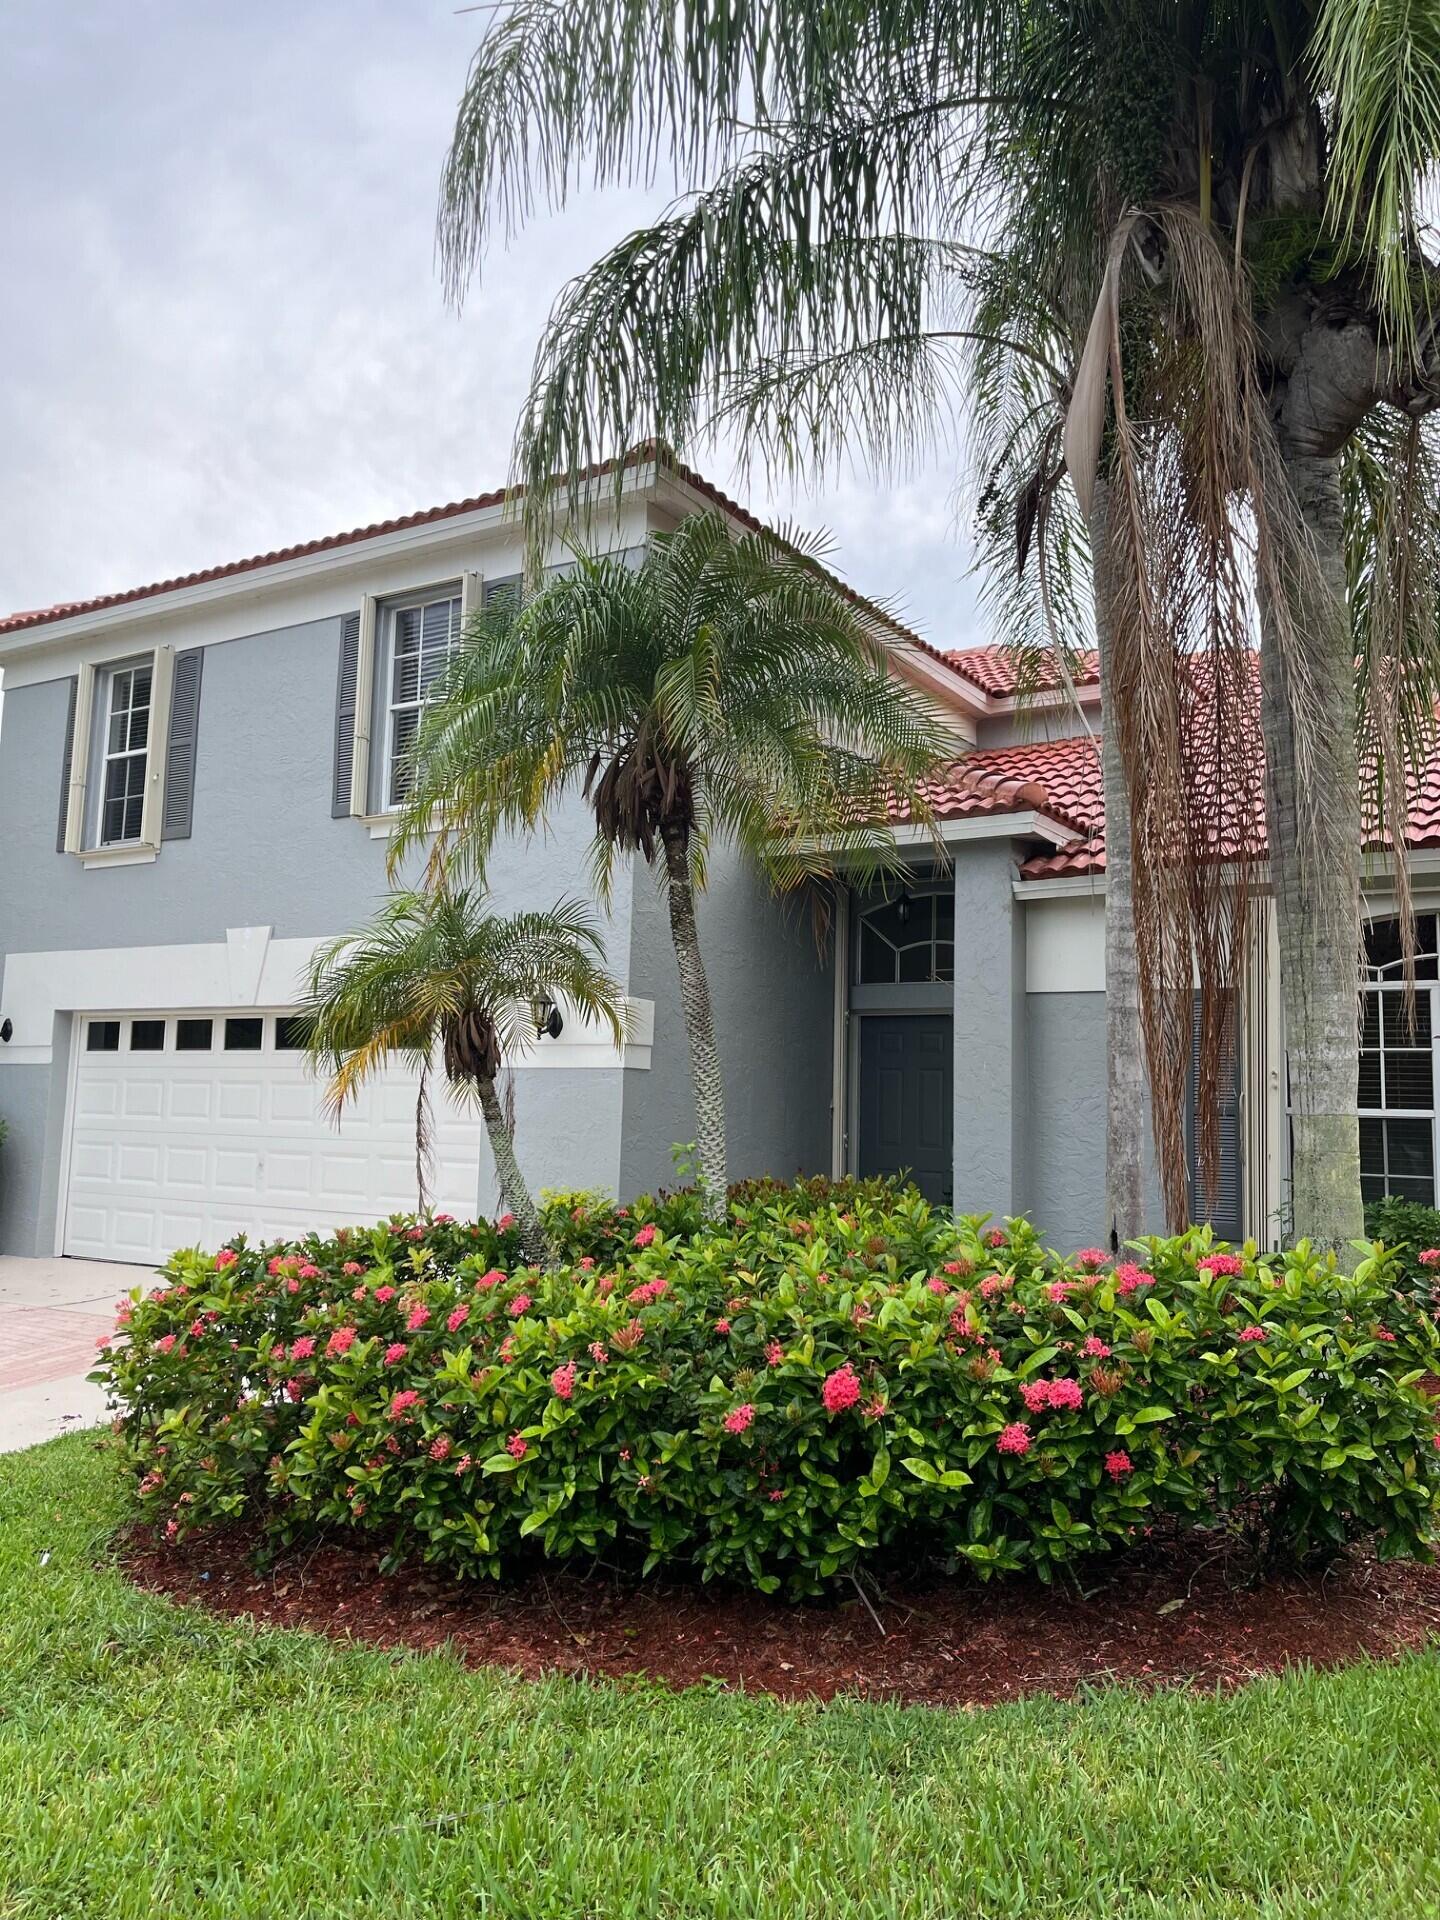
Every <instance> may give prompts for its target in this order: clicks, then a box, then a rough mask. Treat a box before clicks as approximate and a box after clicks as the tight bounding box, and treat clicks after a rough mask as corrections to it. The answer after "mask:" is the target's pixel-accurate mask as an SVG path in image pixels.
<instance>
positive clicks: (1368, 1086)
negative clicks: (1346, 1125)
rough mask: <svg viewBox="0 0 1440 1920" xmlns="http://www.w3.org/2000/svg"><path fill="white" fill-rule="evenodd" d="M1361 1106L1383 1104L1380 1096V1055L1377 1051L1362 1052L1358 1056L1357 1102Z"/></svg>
mask: <svg viewBox="0 0 1440 1920" xmlns="http://www.w3.org/2000/svg"><path fill="white" fill-rule="evenodd" d="M1357 1105H1359V1106H1360V1107H1361V1108H1365V1107H1379V1106H1383V1105H1384V1102H1383V1101H1382V1100H1381V1098H1380V1056H1379V1054H1378V1053H1362V1054H1361V1056H1360V1097H1359V1100H1358V1102H1357Z"/></svg>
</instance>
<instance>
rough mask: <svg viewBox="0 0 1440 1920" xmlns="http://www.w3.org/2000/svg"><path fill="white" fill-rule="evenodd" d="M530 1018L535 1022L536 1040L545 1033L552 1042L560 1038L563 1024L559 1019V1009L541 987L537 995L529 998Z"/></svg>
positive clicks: (541, 1037)
mask: <svg viewBox="0 0 1440 1920" xmlns="http://www.w3.org/2000/svg"><path fill="white" fill-rule="evenodd" d="M530 1018H531V1019H532V1020H533V1021H534V1022H535V1038H536V1039H537V1040H540V1039H543V1038H544V1036H545V1035H546V1034H547V1033H548V1034H549V1036H550V1038H551V1039H552V1040H558V1039H559V1038H560V1035H561V1033H562V1031H563V1030H564V1026H565V1022H564V1021H563V1020H562V1019H561V1018H560V1009H559V1008H558V1007H557V1006H556V1004H555V1002H554V1001H553V1000H552V999H551V997H550V995H549V994H548V993H546V992H545V990H544V988H543V987H542V988H541V990H540V992H539V993H534V994H532V995H531V996H530Z"/></svg>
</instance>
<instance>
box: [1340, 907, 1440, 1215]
mask: <svg viewBox="0 0 1440 1920" xmlns="http://www.w3.org/2000/svg"><path fill="white" fill-rule="evenodd" d="M1435 940H1436V922H1435V915H1434V914H1421V915H1419V916H1418V917H1417V919H1416V922H1415V947H1416V956H1415V974H1416V979H1417V981H1418V982H1419V983H1420V984H1419V985H1418V986H1417V989H1416V992H1415V994H1414V998H1413V1001H1412V1002H1411V1003H1410V1004H1408V1005H1407V1000H1409V998H1410V996H1408V995H1407V993H1406V990H1405V962H1404V956H1403V954H1402V952H1401V944H1400V923H1399V921H1398V920H1372V921H1370V922H1369V923H1368V924H1367V926H1366V928H1365V961H1366V966H1367V968H1368V971H1369V981H1370V984H1369V985H1367V987H1366V989H1365V991H1364V993H1363V995H1362V996H1361V1006H1360V1058H1359V1072H1358V1074H1357V1095H1356V1105H1357V1106H1358V1107H1359V1109H1360V1192H1361V1195H1362V1197H1363V1198H1364V1199H1365V1200H1366V1201H1367V1202H1368V1201H1371V1200H1381V1199H1383V1198H1384V1197H1385V1195H1386V1194H1397V1195H1399V1196H1400V1197H1401V1198H1402V1199H1405V1200H1418V1201H1421V1202H1422V1203H1423V1204H1424V1205H1425V1206H1433V1205H1434V1202H1435V1034H1434V1026H1435V1005H1434V1002H1435V987H1434V985H1433V984H1429V983H1433V982H1434V980H1435V978H1436V971H1437V963H1436V958H1435Z"/></svg>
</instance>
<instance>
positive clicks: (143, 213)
mask: <svg viewBox="0 0 1440 1920" xmlns="http://www.w3.org/2000/svg"><path fill="white" fill-rule="evenodd" d="M479 31H480V21H479V17H478V16H476V15H474V14H468V15H457V13H456V12H455V10H454V6H453V0H444V4H440V3H439V0H411V4H407V5H406V6H403V7H398V6H395V5H393V4H391V5H386V4H383V0H303V3H298V0H297V3H296V4H282V3H281V0H252V4H250V5H248V6H244V7H235V6H234V5H233V4H229V0H127V4H126V5H125V6H123V7H116V6H114V5H113V3H112V0H67V4H66V5H65V6H64V7H57V6H56V5H54V3H53V0H8V4H7V7H6V25H5V37H6V59H5V62H4V64H3V66H0V148H3V177H4V178H5V179H6V181H7V182H8V183H9V189H10V190H9V192H8V194H7V195H6V196H5V198H4V201H3V204H0V259H3V260H4V262H5V287H6V291H5V300H4V308H3V318H0V330H3V337H0V448H3V450H4V452H3V465H0V489H3V502H0V504H3V513H4V527H5V536H6V537H5V538H4V540H3V541H0V608H3V609H6V610H8V609H12V608H19V607H27V606H38V605H44V604H46V603H48V602H50V601H52V600H56V599H63V598H71V597H76V596H79V595H83V594H87V593H91V592H102V591H106V590H110V589H116V588H123V587H126V586H133V585H136V584H139V583H140V582H143V581H147V580H151V579H155V578H160V577H165V576H168V575H171V574H176V573H182V572H186V571H188V570H190V569H192V568H195V567H201V566H205V565H208V564H211V563H214V562H218V561H224V560H229V559H234V558H237V557H239V556H240V555H243V554H247V553H251V552H257V551H264V550H265V549H267V548H270V547H273V546H277V545H282V544H285V543H288V542H290V541H295V540H303V539H308V538H311V537H313V536H315V535H318V534H323V533H328V532H332V531H337V530H339V529H341V528H344V527H349V526H353V525H357V524H361V523H363V522H366V521H369V520H372V519H376V518H381V517H384V516H385V515H388V514H393V513H403V512H408V511H411V510H413V509H415V508H417V507H424V506H429V505H433V504H436V503H437V502H440V501H443V500H447V499H452V498H457V497H462V496H464V495H466V494H470V493H474V492H476V491H479V490H481V489H484V488H486V487H490V486H493V485H496V484H498V483H499V482H500V481H502V480H503V479H504V478H505V474H506V469H507V466H508V456H509V447H510V435H511V431H512V428H513V426H514V421H515V415H516V412H517V409H518V406H519V403H520V399H521V396H522V394H523V392H524V389H525V385H526V381H527V378H528V375H529V369H530V360H531V355H532V352H533V349H534V343H535V339H536V336H537V333H538V331H539V328H540V326H541V323H542V322H543V319H544V317H545V313H546V311H547V309H548V307H549V304H550V301H551V300H552V299H553V297H554V295H555V293H556V292H557V291H558V290H559V287H560V286H561V284H562V283H563V281H564V279H565V278H566V277H567V276H568V275H569V274H570V273H572V272H574V271H576V270H578V269H579V268H580V267H582V266H583V265H584V264H585V263H586V262H587V261H588V260H589V259H590V258H591V257H593V255H594V253H595V252H596V251H597V249H598V248H599V247H600V246H602V245H603V244H605V243H606V241H607V240H609V239H611V238H612V237H615V236H618V234H620V233H621V232H623V231H625V230H626V229H627V228H628V227H629V226H630V225H632V224H634V223H635V221H636V220H637V219H638V218H640V217H642V216H643V213H644V212H645V210H646V209H647V208H653V207H655V206H657V205H658V204H659V201H660V198H661V196H660V195H659V194H651V195H648V196H647V195H644V194H641V193H638V192H637V193H630V194H612V195H607V196H604V197H603V198H599V199H596V198H592V199H590V200H588V201H587V202H586V203H585V204H583V205H577V206H575V207H573V208H571V209H569V210H568V211H567V212H566V214H565V215H563V216H561V217H560V218H558V219H554V220H541V221H538V222H537V223H536V224H535V225H534V226H533V227H532V228H531V229H530V230H529V231H527V232H526V233H525V234H523V235H522V236H521V237H520V239H519V240H518V241H517V243H516V244H515V245H514V246H513V247H512V248H511V249H510V250H509V251H508V252H506V253H505V254H503V255H501V256H499V257H497V258H495V259H494V261H493V262H492V264H491V266H490V267H489V269H488V270H487V273H486V276H485V281H484V284H483V287H482V288H481V290H480V291H479V292H478V293H477V294H475V295H474V296H473V297H472V299H471V300H470V302H469V304H468V305H467V307H466V309H465V312H464V314H463V316H461V317H458V318H457V316H456V315H455V314H454V313H453V312H451V311H449V310H448V309H447V308H446V307H445V305H444V302H443V299H442V295H441V289H440V285H439V281H438V278H437V276H436V273H435V268H434V260H433V247H432V237H433V221H434V209H435V192H436V185H437V181H438V177H439V170H440V163H441V160H442V157H443V155H444V151H445V146H446V143H447V139H448V135H449V128H450V124H451V120H452V117H453V111H454V105H455V100H456V98H457V96H458V93H459V90H460V87H461V85H462V83H463V80H464V75H465V69H466V65H467V62H468V59H469V56H470V53H471V51H472V50H473V45H474V42H475V39H476V36H477V33H478V32H479ZM703 464H704V467H705V470H706V471H707V472H708V473H709V474H710V475H711V477H712V478H714V479H715V480H717V481H718V482H719V483H720V484H721V485H723V486H726V487H727V488H728V489H729V490H730V491H733V492H735V493H736V494H737V496H738V497H741V498H743V499H745V500H746V502H747V504H749V505H751V506H752V507H753V508H754V509H755V510H756V511H757V512H759V513H762V514H765V515H766V516H775V517H779V518H793V519H795V520H799V521H802V522H804V523H805V524H807V525H812V526H814V525H824V526H827V527H828V528H829V529H830V531H831V532H832V533H833V534H834V536H835V540H836V548H835V561H836V564H837V565H838V566H839V567H840V569H841V571H842V572H844V573H845V575H846V576H847V577H848V578H849V579H850V580H851V581H852V582H853V583H854V584H855V585H856V586H857V587H859V588H860V589H861V590H862V591H865V592H867V593H871V594H873V595H876V596H877V597H882V598H884V599H887V600H889V601H892V602H896V603H898V604H899V605H900V606H901V607H902V608H903V610H904V611H905V613H906V614H907V615H908V617H910V618H912V619H913V620H915V621H916V622H917V623H918V624H919V625H920V626H921V627H922V629H923V630H924V632H925V633H926V634H927V636H928V637H929V638H930V639H932V640H934V641H935V642H937V643H938V644H941V645H957V644H963V643H964V642H966V641H967V640H973V639H976V638H978V637H979V623H978V618H977V615H976V611H975V596H974V592H973V588H972V586H971V584H970V583H969V582H967V581H965V580H964V578H963V574H964V567H965V553H964V550H963V545H962V543H961V541H960V540H959V538H958V530H957V527H956V525H955V522H954V517H953V511H952V505H951V499H950V477H949V475H948V473H947V472H946V470H945V469H944V467H943V465H942V464H941V463H939V462H936V463H934V464H932V465H931V466H930V467H929V468H927V469H926V470H925V471H924V472H922V473H921V474H919V475H918V476H916V477H913V478H910V479H906V480H904V481H900V482H895V483H885V482H880V483H875V482H872V481H870V480H868V479H865V478H863V477H857V476H853V475H842V476H839V477H836V478H834V479H833V480H831V481H827V483H826V484H824V485H823V486H822V487H820V488H819V489H818V490H816V491H814V492H810V493H804V494H797V493H794V492H791V491H789V490H787V489H783V488H774V489H772V488H769V487H767V486H765V485H764V484H763V482H762V481H761V480H759V479H757V478H756V477H755V476H750V477H748V478H741V477H739V473H738V469H737V467H736V465H735V463H733V462H731V461H729V460H727V459H726V458H725V457H724V456H723V455H722V456H721V457H719V458H718V459H715V458H712V459H707V460H706V461H705V462H704V463H703Z"/></svg>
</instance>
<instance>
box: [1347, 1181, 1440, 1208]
mask: <svg viewBox="0 0 1440 1920" xmlns="http://www.w3.org/2000/svg"><path fill="white" fill-rule="evenodd" d="M1360 1186H1361V1191H1362V1193H1363V1191H1364V1186H1365V1183H1364V1181H1363V1180H1362V1181H1361V1183H1360ZM1390 1191H1391V1193H1393V1194H1395V1195H1397V1196H1398V1197H1399V1198H1400V1199H1401V1200H1417V1201H1418V1202H1419V1203H1420V1205H1421V1206H1422V1207H1433V1206H1434V1204H1435V1182H1434V1181H1433V1180H1419V1179H1417V1180H1396V1179H1395V1178H1394V1177H1393V1176H1392V1177H1391V1180H1390Z"/></svg>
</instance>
